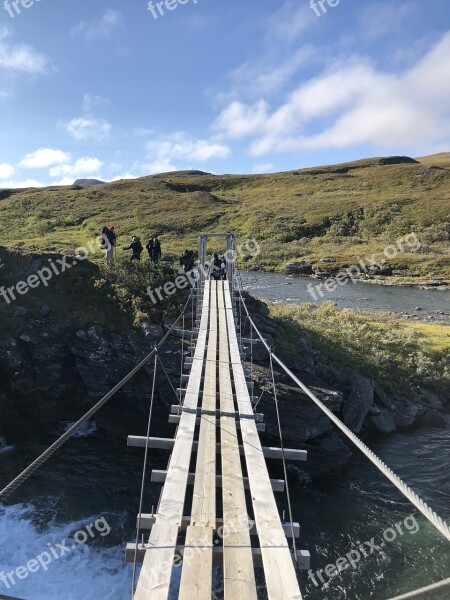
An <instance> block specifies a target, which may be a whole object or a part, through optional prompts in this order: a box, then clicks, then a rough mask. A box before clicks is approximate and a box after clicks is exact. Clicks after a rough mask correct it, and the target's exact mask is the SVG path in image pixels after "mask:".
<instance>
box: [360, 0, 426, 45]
mask: <svg viewBox="0 0 450 600" xmlns="http://www.w3.org/2000/svg"><path fill="white" fill-rule="evenodd" d="M415 9H416V2H415V1H412V2H403V3H400V2H394V3H392V2H377V3H376V4H369V5H367V6H364V8H363V9H362V11H361V13H360V28H359V29H360V31H361V33H362V35H363V37H366V38H368V39H369V40H375V39H377V38H380V37H384V36H385V35H388V34H390V33H395V32H397V31H400V30H401V29H402V27H403V26H404V21H405V20H406V19H408V18H411V17H412V16H413V15H414V13H415Z"/></svg>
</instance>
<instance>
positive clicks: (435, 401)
mask: <svg viewBox="0 0 450 600" xmlns="http://www.w3.org/2000/svg"><path fill="white" fill-rule="evenodd" d="M422 398H423V400H425V401H426V403H427V404H429V405H430V406H431V408H435V409H437V410H440V409H441V408H443V406H444V404H443V402H442V401H441V400H440V399H439V398H438V397H437V396H436V394H434V393H433V392H430V390H422Z"/></svg>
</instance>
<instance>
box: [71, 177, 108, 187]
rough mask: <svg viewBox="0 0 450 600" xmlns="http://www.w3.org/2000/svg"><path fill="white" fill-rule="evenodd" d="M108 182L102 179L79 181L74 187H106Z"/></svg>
mask: <svg viewBox="0 0 450 600" xmlns="http://www.w3.org/2000/svg"><path fill="white" fill-rule="evenodd" d="M105 183H106V181H100V179H77V180H76V181H75V182H74V184H73V185H77V186H78V187H89V186H90V185H105Z"/></svg>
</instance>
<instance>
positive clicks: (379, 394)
mask: <svg viewBox="0 0 450 600" xmlns="http://www.w3.org/2000/svg"><path fill="white" fill-rule="evenodd" d="M372 387H373V391H374V392H375V398H376V400H378V401H379V402H381V403H382V404H384V406H385V407H386V408H389V410H394V401H393V400H392V398H390V397H389V396H388V395H387V394H386V392H385V391H384V389H383V387H382V386H381V385H380V384H379V383H377V382H376V381H372Z"/></svg>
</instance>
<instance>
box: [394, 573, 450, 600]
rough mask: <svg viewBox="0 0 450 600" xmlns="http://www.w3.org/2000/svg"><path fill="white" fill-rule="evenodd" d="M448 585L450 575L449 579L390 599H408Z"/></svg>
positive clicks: (449, 583)
mask: <svg viewBox="0 0 450 600" xmlns="http://www.w3.org/2000/svg"><path fill="white" fill-rule="evenodd" d="M447 585H450V577H449V578H448V579H443V580H442V581H439V582H438V583H432V584H431V585H428V586H427V587H424V588H420V589H419V590H414V592H409V594H402V595H401V596H395V598H390V599H389V600H406V599H407V598H414V597H416V596H421V595H422V594H425V593H426V592H431V591H433V590H438V589H439V588H443V587H446V586H447Z"/></svg>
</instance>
